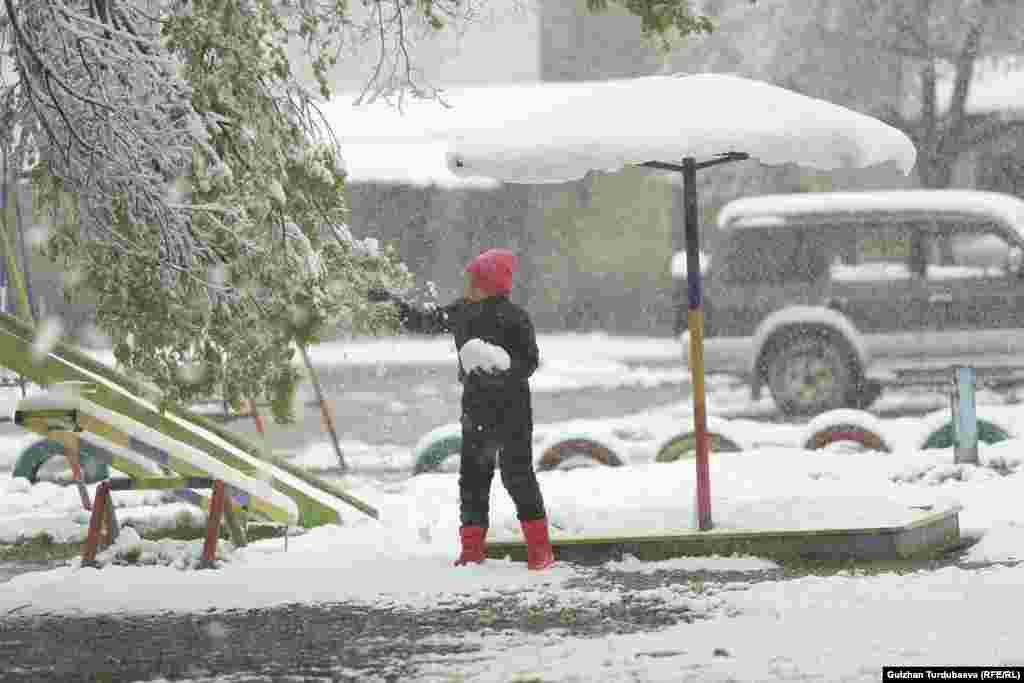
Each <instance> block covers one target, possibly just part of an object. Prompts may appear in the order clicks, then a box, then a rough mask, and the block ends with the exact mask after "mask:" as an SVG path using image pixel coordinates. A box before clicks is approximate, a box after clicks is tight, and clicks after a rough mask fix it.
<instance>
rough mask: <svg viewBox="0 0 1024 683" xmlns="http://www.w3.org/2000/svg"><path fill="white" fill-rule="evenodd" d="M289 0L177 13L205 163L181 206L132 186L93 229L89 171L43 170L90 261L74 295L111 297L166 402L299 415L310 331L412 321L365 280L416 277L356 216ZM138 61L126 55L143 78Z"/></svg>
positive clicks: (71, 254) (207, 2) (56, 238)
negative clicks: (299, 47)
mask: <svg viewBox="0 0 1024 683" xmlns="http://www.w3.org/2000/svg"><path fill="white" fill-rule="evenodd" d="M278 9H279V6H278V3H276V2H274V1H273V0H252V1H249V0H197V1H195V2H186V3H185V4H184V5H183V6H182V8H181V9H180V11H175V12H170V13H168V14H167V15H166V16H164V17H162V18H161V21H160V27H159V33H160V38H161V41H162V42H161V47H162V49H164V50H166V51H167V55H166V62H167V63H175V64H176V65H177V66H176V72H175V73H174V74H173V75H172V76H171V77H172V78H178V79H181V80H182V82H183V83H184V84H186V86H187V92H188V93H189V100H188V102H189V104H190V106H191V109H192V111H191V112H190V113H189V114H188V115H189V116H190V118H191V123H190V124H189V125H190V127H189V132H190V135H192V139H193V142H194V145H193V146H192V150H191V155H190V157H189V159H190V163H188V164H187V168H186V171H185V172H184V173H182V174H178V175H176V176H175V177H172V178H170V179H169V181H168V183H167V185H166V195H165V196H164V197H162V199H161V201H163V202H164V203H165V206H166V208H167V209H168V211H169V215H173V216H174V217H175V220H174V221H169V222H167V223H160V224H157V223H154V222H150V221H147V220H144V219H142V218H140V216H139V215H138V214H136V213H135V212H134V211H133V207H134V202H133V197H131V196H129V195H127V194H124V193H122V194H118V195H114V196H112V197H110V199H109V205H110V207H111V210H110V213H109V216H110V220H109V221H108V223H107V224H106V225H105V226H104V229H103V231H102V232H101V233H99V234H97V232H96V231H95V230H92V231H90V230H85V229H83V224H82V221H81V216H82V214H83V210H84V209H85V208H86V207H83V206H82V205H81V201H82V200H81V198H80V197H79V196H77V195H76V193H74V192H73V189H72V188H74V187H76V186H77V185H76V182H69V179H68V178H66V177H64V176H63V175H61V174H55V173H54V172H53V167H52V166H51V165H49V164H48V163H46V162H45V161H44V162H43V163H41V164H40V165H39V166H38V167H37V169H36V172H35V175H34V179H35V184H36V190H37V194H38V195H39V197H40V199H42V200H44V201H45V202H47V206H48V207H49V209H50V217H51V222H52V223H53V229H52V231H51V233H50V238H49V240H48V242H47V244H46V246H45V250H46V252H47V253H48V255H49V256H50V257H51V258H53V259H55V260H56V261H57V262H58V263H60V264H61V265H63V266H64V269H65V271H66V272H74V273H76V274H77V276H76V277H75V278H74V282H73V283H69V284H72V285H73V286H72V287H71V293H72V295H73V296H76V297H86V298H88V299H89V300H90V301H92V302H93V303H94V304H95V305H96V307H97V323H98V325H99V327H100V328H101V329H102V330H103V331H104V332H105V333H106V334H107V335H108V336H109V337H110V338H111V340H112V341H113V343H114V345H115V356H116V358H117V361H118V362H119V363H120V364H121V365H122V366H124V367H125V369H126V370H128V371H129V372H131V373H133V374H136V375H139V376H142V377H144V378H146V379H147V380H149V381H150V382H152V383H154V384H155V385H156V386H157V387H158V388H159V390H160V391H161V393H162V396H163V400H164V402H165V403H176V404H187V403H189V402H192V401H195V400H198V399H210V398H214V397H217V398H220V397H223V398H225V399H227V400H228V401H229V402H231V403H232V404H233V405H235V406H238V405H239V404H240V403H241V402H242V401H244V400H264V401H269V403H270V404H271V408H272V412H273V414H274V417H275V419H277V420H278V421H288V420H290V419H292V417H293V415H292V406H293V401H294V397H295V395H296V387H297V385H298V383H299V382H300V381H301V379H302V374H303V373H302V371H301V370H300V368H301V363H300V362H299V361H298V359H297V354H296V346H297V345H309V344H314V343H316V342H318V341H320V340H321V339H322V338H323V336H324V334H325V333H326V332H328V331H330V330H331V329H332V328H336V327H339V326H340V327H341V328H343V329H345V330H349V331H351V332H363V331H382V330H387V329H394V328H396V327H397V320H396V319H395V318H394V315H393V314H392V315H391V316H390V317H389V316H388V315H385V314H382V313H381V312H380V311H379V309H380V308H382V307H371V306H369V305H367V304H366V303H365V293H366V290H367V289H368V288H369V287H371V286H383V287H389V288H402V287H406V286H408V284H409V280H410V277H409V273H408V271H407V270H406V269H405V268H404V267H403V266H402V265H401V264H400V263H399V262H398V259H397V257H396V255H395V252H394V251H393V250H392V249H387V248H383V249H382V248H380V247H379V245H377V244H376V242H374V241H373V240H358V239H356V238H354V237H353V236H352V234H351V233H350V231H349V229H348V228H347V226H346V224H345V221H346V218H347V206H346V204H345V194H344V193H345V168H344V163H343V162H342V159H341V157H340V155H339V152H338V149H337V147H336V145H335V143H334V139H333V135H332V133H331V131H329V130H325V129H323V128H322V124H321V123H320V121H319V119H318V115H317V113H316V112H315V107H314V105H313V103H312V101H311V99H310V97H309V95H308V94H307V93H306V92H305V91H304V90H302V89H301V87H300V86H299V85H298V84H297V79H296V78H295V77H294V76H293V74H292V68H291V64H290V62H289V59H288V56H287V54H286V53H285V51H284V49H283V48H282V47H281V45H282V44H283V43H284V41H282V40H280V38H281V36H283V35H285V33H286V32H287V31H286V27H285V26H284V23H283V20H282V18H281V16H280V15H279V13H278V11H277V10H278ZM310 29H311V30H314V29H316V27H315V26H313V25H310ZM125 49H126V50H127V49H129V48H125ZM321 59H322V60H323V62H322V63H324V64H327V63H329V61H330V59H331V58H330V57H328V56H326V55H321ZM128 64H129V61H128V60H123V61H121V62H118V63H117V64H116V65H112V66H111V68H113V69H115V70H116V69H121V68H123V69H126V70H125V71H124V72H123V73H121V74H120V76H119V78H124V79H129V80H130V79H131V76H132V74H131V71H130V69H129V67H128V66H127V65H128ZM146 97H147V92H146V91H145V89H143V90H142V92H140V93H139V98H140V99H141V100H144V99H145V98H146ZM151 113H154V115H162V116H167V117H171V116H174V115H175V112H168V111H164V112H156V111H154V112H151ZM151 143H152V144H153V145H157V144H158V141H157V140H152V141H151ZM73 152H75V153H80V152H81V150H73ZM65 168H70V169H79V168H86V166H85V164H82V165H78V164H66V165H65ZM87 171H88V172H91V173H95V172H99V173H102V172H103V169H87ZM65 172H66V171H63V172H62V173H65ZM71 180H72V181H75V179H74V178H72V179H71ZM149 215H152V214H149Z"/></svg>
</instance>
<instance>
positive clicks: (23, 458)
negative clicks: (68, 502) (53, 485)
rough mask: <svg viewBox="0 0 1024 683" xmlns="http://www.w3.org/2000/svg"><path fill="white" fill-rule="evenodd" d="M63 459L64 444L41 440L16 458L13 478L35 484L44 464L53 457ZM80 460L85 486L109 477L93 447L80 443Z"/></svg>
mask: <svg viewBox="0 0 1024 683" xmlns="http://www.w3.org/2000/svg"><path fill="white" fill-rule="evenodd" d="M54 456H58V457H61V458H63V457H64V444H62V443H61V442H59V441H53V440H52V439H42V440H40V441H37V442H35V443H34V444H32V445H31V446H29V447H28V448H26V449H25V450H23V451H22V452H21V455H19V456H18V460H17V462H15V464H14V474H13V476H15V477H24V478H25V479H28V480H29V481H30V482H32V483H33V484H35V483H36V482H37V481H38V480H39V470H40V468H42V466H43V465H45V464H46V462H47V461H48V460H49V459H50V458H52V457H54ZM80 459H81V462H82V477H83V478H84V479H85V483H86V484H95V483H96V482H98V481H103V480H104V479H107V478H109V477H110V466H109V465H108V464H107V463H106V462H104V461H103V460H101V459H100V458H99V457H98V455H97V453H96V451H95V450H93V447H92V446H90V445H89V444H87V443H82V446H81V453H80Z"/></svg>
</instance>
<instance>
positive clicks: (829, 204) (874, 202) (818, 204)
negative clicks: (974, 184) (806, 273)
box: [718, 190, 1024, 236]
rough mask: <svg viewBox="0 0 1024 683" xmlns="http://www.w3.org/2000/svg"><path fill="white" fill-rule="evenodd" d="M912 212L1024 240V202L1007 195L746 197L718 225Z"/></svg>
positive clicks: (895, 192)
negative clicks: (973, 220)
mask: <svg viewBox="0 0 1024 683" xmlns="http://www.w3.org/2000/svg"><path fill="white" fill-rule="evenodd" d="M908 212H912V213H922V214H928V215H935V216H940V215H943V214H952V215H960V216H963V215H971V216H977V217H979V218H984V219H988V220H995V221H998V222H1000V223H1003V224H1005V225H1008V226H1010V227H1012V228H1013V229H1015V230H1016V231H1017V232H1018V233H1020V234H1021V235H1022V236H1024V201H1022V200H1020V199H1018V198H1017V197H1013V196H1011V195H1007V194H1000V193H997V192H980V191H977V190H887V191H882V192H812V193H804V194H768V195H760V196H757V197H744V198H743V199H737V200H734V201H732V202H729V203H728V204H726V205H725V206H724V207H722V210H721V211H720V212H719V213H718V225H719V227H720V228H723V229H728V230H734V229H741V228H767V227H775V226H780V225H784V224H785V219H786V218H787V217H806V216H816V215H831V216H841V215H843V214H863V213H872V214H886V213H892V214H906V213H908Z"/></svg>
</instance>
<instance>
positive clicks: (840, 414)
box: [801, 409, 892, 453]
mask: <svg viewBox="0 0 1024 683" xmlns="http://www.w3.org/2000/svg"><path fill="white" fill-rule="evenodd" d="M840 442H847V443H857V444H860V445H861V446H863V447H864V448H866V449H868V450H872V451H881V452H883V453H891V452H892V445H891V444H890V443H889V441H888V440H887V439H886V438H885V436H884V429H883V424H882V422H881V420H879V419H878V418H877V417H875V416H874V415H872V414H871V413H867V412H864V411H863V410H849V409H840V410H830V411H829V412H827V413H822V414H821V415H819V416H817V417H816V418H814V419H813V420H811V422H810V423H809V424H808V425H807V427H806V428H805V431H804V436H803V438H802V439H801V445H802V446H803V447H804V448H805V449H807V450H810V451H816V450H820V449H822V448H825V447H826V446H829V445H831V444H833V443H840Z"/></svg>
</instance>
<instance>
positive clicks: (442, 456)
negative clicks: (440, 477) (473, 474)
mask: <svg viewBox="0 0 1024 683" xmlns="http://www.w3.org/2000/svg"><path fill="white" fill-rule="evenodd" d="M461 452H462V425H460V424H458V423H454V424H447V425H444V426H442V427H438V428H437V429H434V430H432V431H430V432H427V434H425V435H424V436H423V438H421V439H420V440H419V442H418V443H417V444H416V446H415V447H414V448H413V463H414V465H413V469H412V473H413V475H417V474H423V473H424V472H437V471H440V470H445V469H448V467H446V464H448V463H449V462H450V461H452V459H453V456H455V457H454V462H456V463H457V462H458V457H457V456H458V455H459V453H461Z"/></svg>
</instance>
